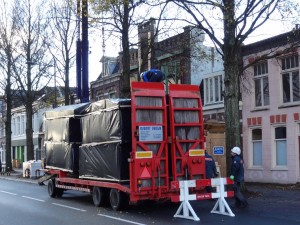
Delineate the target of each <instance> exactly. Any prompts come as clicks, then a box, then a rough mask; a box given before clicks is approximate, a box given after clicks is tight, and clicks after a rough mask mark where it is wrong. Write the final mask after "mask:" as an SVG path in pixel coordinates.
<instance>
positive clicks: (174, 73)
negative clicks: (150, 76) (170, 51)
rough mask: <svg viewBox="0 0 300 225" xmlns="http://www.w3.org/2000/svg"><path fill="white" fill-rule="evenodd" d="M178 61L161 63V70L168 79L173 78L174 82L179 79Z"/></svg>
mask: <svg viewBox="0 0 300 225" xmlns="http://www.w3.org/2000/svg"><path fill="white" fill-rule="evenodd" d="M179 68H180V63H179V61H172V62H168V63H164V64H162V65H161V71H162V72H163V73H164V74H165V76H166V77H167V78H168V79H174V81H175V83H178V81H179Z"/></svg>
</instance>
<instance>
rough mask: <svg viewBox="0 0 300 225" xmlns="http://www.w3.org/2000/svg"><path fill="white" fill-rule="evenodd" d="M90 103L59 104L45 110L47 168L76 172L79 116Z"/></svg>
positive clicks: (79, 142) (79, 132)
mask: <svg viewBox="0 0 300 225" xmlns="http://www.w3.org/2000/svg"><path fill="white" fill-rule="evenodd" d="M89 104H90V103H81V104H76V105H68V106H61V107H58V108H55V109H52V110H49V111H46V112H45V148H46V166H47V168H55V169H61V170H65V171H69V172H72V173H74V174H78V168H79V159H78V157H79V145H80V144H81V141H82V136H81V128H80V117H81V116H83V115H84V114H85V113H86V109H87V107H88V106H89Z"/></svg>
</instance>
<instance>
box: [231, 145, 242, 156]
mask: <svg viewBox="0 0 300 225" xmlns="http://www.w3.org/2000/svg"><path fill="white" fill-rule="evenodd" d="M231 152H233V153H235V154H237V155H240V154H241V149H240V148H239V147H233V149H231Z"/></svg>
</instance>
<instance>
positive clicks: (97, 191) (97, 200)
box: [92, 187, 103, 207]
mask: <svg viewBox="0 0 300 225" xmlns="http://www.w3.org/2000/svg"><path fill="white" fill-rule="evenodd" d="M92 196H93V203H94V205H95V206H97V207H99V206H101V205H102V204H103V190H102V188H100V187H94V188H93V193H92Z"/></svg>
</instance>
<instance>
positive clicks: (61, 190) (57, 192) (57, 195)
mask: <svg viewBox="0 0 300 225" xmlns="http://www.w3.org/2000/svg"><path fill="white" fill-rule="evenodd" d="M63 194H64V189H62V188H56V197H58V198H61V197H62V196H63Z"/></svg>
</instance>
